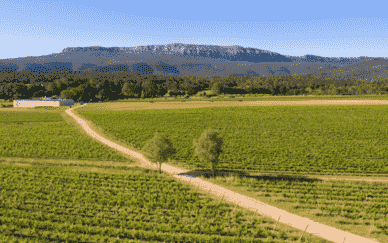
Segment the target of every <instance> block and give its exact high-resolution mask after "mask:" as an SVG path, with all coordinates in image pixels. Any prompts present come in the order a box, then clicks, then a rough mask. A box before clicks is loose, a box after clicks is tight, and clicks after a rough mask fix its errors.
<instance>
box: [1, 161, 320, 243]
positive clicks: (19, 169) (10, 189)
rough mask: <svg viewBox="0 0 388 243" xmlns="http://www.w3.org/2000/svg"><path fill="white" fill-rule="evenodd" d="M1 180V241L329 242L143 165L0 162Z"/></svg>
mask: <svg viewBox="0 0 388 243" xmlns="http://www.w3.org/2000/svg"><path fill="white" fill-rule="evenodd" d="M0 182H1V188H0V225H1V226H0V240H1V241H2V242H27V241H29V242H65V241H66V242H128V241H138V240H140V241H148V242H155V241H160V242H274V243H276V242H300V238H302V240H301V241H302V242H306V241H307V240H308V241H309V242H328V241H325V240H323V239H321V238H318V237H316V236H314V235H309V234H304V236H303V237H301V235H302V234H301V232H300V231H297V230H290V227H288V228H287V226H286V225H281V224H276V222H274V221H272V220H269V219H268V218H265V217H262V216H260V215H257V214H253V213H251V214H250V215H249V214H246V213H245V211H241V210H239V209H236V207H234V208H233V206H231V205H229V204H227V203H224V202H222V200H221V201H214V200H213V199H212V198H210V197H208V196H206V197H204V195H203V194H202V193H200V192H197V191H195V189H192V188H190V187H189V186H187V185H183V184H181V183H179V182H177V181H176V179H174V178H171V177H169V176H168V175H166V174H162V175H159V174H157V172H156V171H150V170H145V169H141V168H137V167H132V168H130V169H128V170H127V171H126V172H125V171H124V170H121V171H120V173H118V172H116V173H115V172H111V173H108V172H106V173H102V172H100V171H99V172H89V171H72V170H69V169H64V168H62V169H60V168H48V167H45V166H42V167H37V166H28V167H26V166H9V165H0ZM302 233H303V232H302Z"/></svg>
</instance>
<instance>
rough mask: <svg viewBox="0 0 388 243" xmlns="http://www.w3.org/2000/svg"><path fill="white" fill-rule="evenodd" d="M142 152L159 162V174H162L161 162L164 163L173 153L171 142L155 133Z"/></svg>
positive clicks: (160, 134)
mask: <svg viewBox="0 0 388 243" xmlns="http://www.w3.org/2000/svg"><path fill="white" fill-rule="evenodd" d="M143 151H145V152H146V153H148V155H149V157H151V158H152V159H155V160H157V161H159V173H160V174H161V173H162V162H165V161H166V160H167V159H168V158H171V155H172V154H174V153H175V149H174V148H173V146H172V143H171V141H170V140H169V139H168V138H167V137H166V136H165V135H164V134H163V133H160V132H159V131H157V132H156V133H155V135H154V137H153V138H152V139H150V140H148V141H147V142H146V144H145V145H144V146H143Z"/></svg>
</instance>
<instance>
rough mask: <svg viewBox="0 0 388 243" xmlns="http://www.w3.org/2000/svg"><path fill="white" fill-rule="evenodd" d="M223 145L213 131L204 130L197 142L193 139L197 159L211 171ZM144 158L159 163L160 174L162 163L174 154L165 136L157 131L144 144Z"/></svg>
mask: <svg viewBox="0 0 388 243" xmlns="http://www.w3.org/2000/svg"><path fill="white" fill-rule="evenodd" d="M222 144H223V140H222V137H221V136H220V134H219V132H218V131H217V130H214V129H208V130H205V131H204V132H203V133H202V135H201V136H200V138H199V139H198V140H196V139H194V141H193V148H194V152H195V155H196V156H197V157H198V159H199V160H200V161H201V162H203V163H206V164H211V170H212V173H213V177H214V176H215V175H214V170H215V168H216V166H217V164H218V158H219V155H220V153H221V152H222V151H221V146H222ZM143 151H144V152H145V153H146V157H149V158H151V159H153V160H156V161H158V162H159V173H162V163H163V162H166V161H167V160H168V158H171V157H172V155H173V154H174V153H175V152H176V150H175V149H174V148H173V145H172V143H171V141H170V140H169V139H168V138H167V136H166V135H164V134H163V133H160V132H159V131H157V132H156V133H155V135H154V137H153V138H152V139H150V140H148V141H147V142H146V144H145V145H144V147H143Z"/></svg>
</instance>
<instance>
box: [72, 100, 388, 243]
mask: <svg viewBox="0 0 388 243" xmlns="http://www.w3.org/2000/svg"><path fill="white" fill-rule="evenodd" d="M190 103H191V102H187V103H182V104H184V106H191V105H193V104H190ZM193 103H194V102H193ZM195 103H196V102H195ZM223 103H224V102H223ZM225 103H226V104H224V105H228V104H229V106H230V103H232V102H225ZM240 103H242V104H244V103H245V104H244V106H246V105H247V103H253V105H296V104H299V105H332V104H337V105H340V104H341V105H344V104H347V105H362V104H365V105H370V104H375V105H380V104H388V102H387V101H375V100H365V101H359V100H357V101H329V100H326V101H318V100H317V101H314V100H313V101H273V102H270V101H255V102H240ZM137 104H138V103H137ZM156 104H157V106H161V105H162V103H159V104H158V103H155V104H153V103H148V105H151V106H152V105H156ZM166 104H167V103H166ZM214 104H217V103H214ZM85 105H86V104H84V105H82V107H84V106H85ZM104 105H105V106H109V104H104ZM112 105H114V104H112ZM117 105H120V106H122V108H124V105H125V106H126V107H128V106H133V105H135V104H133V103H124V104H117ZM170 105H171V103H170V104H168V105H167V106H169V108H167V109H171V106H170ZM217 105H218V104H217ZM143 106H144V103H143ZM79 107H81V106H79ZM79 107H76V108H79ZM191 107H192V106H191ZM201 107H202V106H201ZM152 108H154V109H155V108H156V107H155V106H154V107H152ZM152 108H151V109H152ZM164 108H166V105H164ZM179 108H181V107H179ZM182 108H183V107H182ZM73 109H75V108H70V109H67V110H66V113H67V114H68V115H69V116H71V117H73V118H74V119H75V120H76V121H77V123H78V124H79V125H81V126H82V128H83V129H84V130H85V131H86V132H87V134H88V135H90V136H91V137H93V138H95V139H96V140H98V141H100V142H102V143H104V144H106V145H108V146H110V147H112V148H115V149H117V150H119V151H122V152H124V153H126V154H128V155H130V156H131V158H133V159H135V160H136V161H140V162H141V164H142V166H143V167H146V168H153V169H158V166H157V165H156V164H153V163H151V162H150V161H148V160H147V159H146V158H145V157H144V156H143V155H142V154H140V153H137V152H135V151H131V150H129V149H127V148H125V147H122V146H120V145H118V144H116V143H114V142H111V141H109V140H107V139H105V138H104V137H102V136H100V135H99V134H97V133H96V132H95V131H93V130H92V129H91V128H90V127H89V126H88V124H89V121H85V120H83V119H81V118H80V117H78V116H76V115H75V114H74V113H73V112H72V110H73ZM94 109H95V107H94ZM161 109H163V108H161ZM84 110H87V109H84ZM161 168H162V170H163V171H165V172H167V173H170V174H171V175H172V176H174V177H176V178H179V179H180V180H182V181H186V182H188V183H191V184H192V185H194V186H199V187H201V189H204V190H207V191H209V193H213V194H215V195H217V196H219V197H220V198H221V197H222V196H224V200H226V201H229V202H232V203H235V204H238V205H239V206H241V207H244V208H247V209H249V210H251V211H253V212H257V213H259V214H261V215H263V216H267V217H270V218H272V219H273V220H275V221H278V219H279V216H280V220H279V222H281V223H284V224H287V225H289V226H291V227H294V228H297V229H299V230H302V231H304V230H305V229H306V226H308V227H307V229H306V232H308V233H311V234H315V235H317V236H319V237H322V238H324V239H326V240H329V241H333V242H338V243H344V242H346V243H376V242H378V241H376V240H373V239H367V238H365V237H361V236H358V235H355V234H352V233H349V232H346V231H343V230H339V229H336V228H334V227H330V226H327V225H324V224H321V223H318V222H314V221H312V220H310V219H308V218H304V217H301V216H298V215H295V214H291V213H289V212H287V211H285V210H282V209H279V208H276V207H273V206H271V205H268V204H265V203H263V202H261V201H259V200H256V199H253V198H250V197H247V196H244V195H241V194H239V193H236V192H233V191H231V190H228V189H225V188H223V187H221V186H218V185H215V184H213V183H210V182H207V181H204V180H202V179H200V178H195V177H189V176H185V175H183V174H184V173H187V172H188V171H185V170H183V169H180V168H177V167H173V166H170V165H168V164H162V167H161ZM179 174H181V175H179Z"/></svg>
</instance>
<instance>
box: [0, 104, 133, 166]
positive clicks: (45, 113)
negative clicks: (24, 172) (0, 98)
mask: <svg viewBox="0 0 388 243" xmlns="http://www.w3.org/2000/svg"><path fill="white" fill-rule="evenodd" d="M64 110H65V108H63V107H62V108H57V109H56V108H51V109H48V108H3V109H2V110H0V147H1V150H0V156H2V157H18V158H62V159H89V160H93V159H98V160H115V161H129V159H128V158H129V157H128V156H126V157H125V156H124V155H121V154H120V153H118V152H117V151H114V150H113V149H111V148H109V147H107V146H104V145H101V144H100V143H98V142H96V141H94V140H92V139H91V138H90V137H87V136H84V135H82V134H80V133H78V132H77V130H76V129H75V127H74V125H73V124H72V123H73V121H72V120H71V119H69V118H68V117H67V116H66V115H64V114H63V113H64ZM66 121H68V122H69V123H70V124H69V123H67V122H66Z"/></svg>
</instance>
